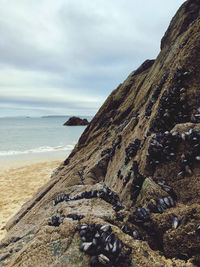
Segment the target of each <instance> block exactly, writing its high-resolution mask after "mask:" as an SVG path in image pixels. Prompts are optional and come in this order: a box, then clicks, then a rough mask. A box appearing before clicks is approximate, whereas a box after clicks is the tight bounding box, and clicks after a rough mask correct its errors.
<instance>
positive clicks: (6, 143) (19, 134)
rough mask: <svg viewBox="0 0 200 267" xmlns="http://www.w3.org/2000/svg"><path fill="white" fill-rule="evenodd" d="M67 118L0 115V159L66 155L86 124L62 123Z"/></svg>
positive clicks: (60, 156) (62, 156) (63, 156)
mask: <svg viewBox="0 0 200 267" xmlns="http://www.w3.org/2000/svg"><path fill="white" fill-rule="evenodd" d="M80 117H81V116H80ZM84 118H87V119H88V121H91V119H92V117H91V116H87V117H84ZM68 119H69V116H45V117H37V118H36V117H13V118H11V117H8V118H0V160H5V159H6V160H9V159H23V158H24V159H28V158H33V157H36V158H37V157H44V158H49V157H50V158H63V159H64V158H66V157H67V156H68V155H69V154H70V152H71V150H72V149H73V148H74V145H75V144H76V143H77V142H78V139H79V138H80V136H81V134H82V133H83V131H84V130H85V128H86V126H63V124H64V123H65V122H66V121H67V120H68Z"/></svg>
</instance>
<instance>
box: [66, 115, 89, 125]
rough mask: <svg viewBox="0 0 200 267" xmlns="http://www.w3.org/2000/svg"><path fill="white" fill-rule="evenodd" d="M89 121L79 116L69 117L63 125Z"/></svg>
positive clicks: (81, 123)
mask: <svg viewBox="0 0 200 267" xmlns="http://www.w3.org/2000/svg"><path fill="white" fill-rule="evenodd" d="M88 124H89V122H88V120H87V119H81V118H79V117H70V118H69V120H68V121H66V122H65V123H64V124H63V125H65V126H82V125H88Z"/></svg>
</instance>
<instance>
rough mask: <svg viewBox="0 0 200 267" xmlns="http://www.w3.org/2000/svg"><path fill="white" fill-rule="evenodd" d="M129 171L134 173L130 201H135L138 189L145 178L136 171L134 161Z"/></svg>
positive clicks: (136, 166)
mask: <svg viewBox="0 0 200 267" xmlns="http://www.w3.org/2000/svg"><path fill="white" fill-rule="evenodd" d="M130 170H131V171H133V172H134V178H133V181H132V184H131V200H135V199H136V198H137V196H138V195H139V193H140V189H141V187H142V184H143V182H144V179H145V178H144V176H143V175H142V174H140V172H139V170H138V162H137V161H136V160H134V161H133V165H132V167H131V169H130Z"/></svg>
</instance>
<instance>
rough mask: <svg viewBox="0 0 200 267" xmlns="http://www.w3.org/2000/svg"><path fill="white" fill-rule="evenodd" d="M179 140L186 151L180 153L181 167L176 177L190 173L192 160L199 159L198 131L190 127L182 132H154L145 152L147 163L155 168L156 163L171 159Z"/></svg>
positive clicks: (199, 139)
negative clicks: (146, 152)
mask: <svg viewBox="0 0 200 267" xmlns="http://www.w3.org/2000/svg"><path fill="white" fill-rule="evenodd" d="M180 142H184V145H185V147H186V149H185V150H186V152H185V153H182V154H181V169H180V171H179V173H178V177H180V178H184V177H185V176H190V175H192V170H191V169H192V166H193V164H194V162H199V161H200V131H197V130H194V129H192V128H190V129H189V130H188V131H187V132H183V133H179V132H178V131H175V132H173V133H170V132H168V131H166V132H164V133H158V134H155V136H154V137H153V138H152V140H151V143H150V146H149V149H148V154H147V160H148V163H149V165H150V166H151V167H152V168H155V167H156V165H158V164H160V163H163V162H164V161H166V160H170V159H173V158H174V157H175V156H176V153H177V150H178V146H179V144H180Z"/></svg>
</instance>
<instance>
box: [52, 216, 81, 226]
mask: <svg viewBox="0 0 200 267" xmlns="http://www.w3.org/2000/svg"><path fill="white" fill-rule="evenodd" d="M84 217H85V216H84V215H78V214H76V213H71V214H68V215H64V214H62V215H60V216H52V217H51V221H50V222H49V223H48V224H49V225H50V226H59V225H60V224H61V223H62V222H63V220H64V218H71V219H72V220H78V221H80V220H81V219H83V218H84Z"/></svg>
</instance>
